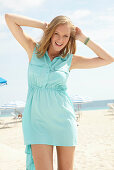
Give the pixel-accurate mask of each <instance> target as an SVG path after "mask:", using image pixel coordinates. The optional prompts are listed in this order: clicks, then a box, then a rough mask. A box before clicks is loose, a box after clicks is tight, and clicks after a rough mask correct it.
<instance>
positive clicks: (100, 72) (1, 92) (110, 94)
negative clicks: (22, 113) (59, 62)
mask: <svg viewBox="0 0 114 170" xmlns="http://www.w3.org/2000/svg"><path fill="white" fill-rule="evenodd" d="M5 13H14V14H18V15H23V16H27V17H30V18H34V19H38V20H41V21H44V22H50V21H51V20H52V19H53V18H54V17H56V16H57V15H66V16H68V17H70V19H71V20H72V22H73V24H75V25H76V26H78V27H79V28H80V29H81V30H82V32H83V33H84V34H85V35H86V36H88V37H90V39H91V40H92V41H94V42H95V43H96V44H98V45H99V46H100V47H101V48H103V49H104V50H106V51H107V52H108V53H109V54H110V55H112V56H114V1H113V0H108V1H107V0H96V1H93V0H77V1H76V0H57V1H56V0H24V1H23V0H19V1H18V0H10V3H9V2H8V0H5V1H4V0H0V77H3V78H5V79H6V80H7V82H8V85H7V86H4V87H1V88H0V105H2V104H5V103H8V102H11V101H24V102H25V101H26V96H27V90H28V85H27V68H28V63H29V60H28V56H27V53H26V51H25V50H24V49H23V48H22V46H21V45H20V44H19V43H18V41H17V40H16V39H15V38H14V37H13V35H12V34H11V32H10V31H9V29H8V27H7V25H6V23H5V18H4V15H5ZM22 28H23V30H24V31H25V32H26V33H27V34H29V35H30V36H32V37H33V38H34V39H35V40H40V38H41V36H42V33H43V32H42V30H40V29H37V28H31V27H25V26H23V27H22ZM76 46H77V47H76V48H77V51H76V54H77V55H81V56H84V57H87V58H88V57H90V58H93V57H97V55H96V54H95V53H94V52H93V51H92V50H91V49H90V48H89V47H87V46H86V45H84V44H83V43H82V42H80V41H76ZM67 86H68V94H69V95H79V96H82V97H89V98H90V99H92V100H105V99H114V62H113V63H111V64H109V65H106V66H102V67H98V68H92V69H73V70H71V72H70V75H69V78H68V82H67Z"/></svg>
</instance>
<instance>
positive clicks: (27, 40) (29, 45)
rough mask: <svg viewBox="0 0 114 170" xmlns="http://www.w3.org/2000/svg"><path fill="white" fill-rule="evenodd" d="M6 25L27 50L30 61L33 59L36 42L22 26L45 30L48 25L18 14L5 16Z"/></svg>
mask: <svg viewBox="0 0 114 170" xmlns="http://www.w3.org/2000/svg"><path fill="white" fill-rule="evenodd" d="M5 20H6V23H7V25H8V27H9V29H10V31H11V33H12V34H13V36H14V37H15V39H16V40H17V41H18V42H19V43H20V44H21V46H22V47H23V48H24V49H25V50H26V52H27V53H28V57H29V60H30V59H31V57H32V52H33V49H34V47H35V44H36V42H35V40H33V38H32V37H31V36H29V35H28V34H26V33H25V32H24V31H23V29H22V28H21V26H28V27H34V28H40V29H42V30H45V27H46V23H45V22H41V21H38V20H36V19H32V18H29V17H25V16H20V15H16V14H5Z"/></svg>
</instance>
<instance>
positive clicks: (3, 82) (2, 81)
mask: <svg viewBox="0 0 114 170" xmlns="http://www.w3.org/2000/svg"><path fill="white" fill-rule="evenodd" d="M4 85H7V80H5V79H3V78H2V77H0V86H4Z"/></svg>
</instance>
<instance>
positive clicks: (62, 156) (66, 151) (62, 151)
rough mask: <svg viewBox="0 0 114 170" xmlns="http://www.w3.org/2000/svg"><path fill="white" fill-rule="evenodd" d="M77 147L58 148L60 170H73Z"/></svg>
mask: <svg viewBox="0 0 114 170" xmlns="http://www.w3.org/2000/svg"><path fill="white" fill-rule="evenodd" d="M75 148H76V146H56V150H57V162H58V170H73V166H74V156H75Z"/></svg>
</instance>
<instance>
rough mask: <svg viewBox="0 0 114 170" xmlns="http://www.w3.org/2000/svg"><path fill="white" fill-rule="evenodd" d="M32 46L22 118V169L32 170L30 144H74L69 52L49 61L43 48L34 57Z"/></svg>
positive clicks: (74, 122) (74, 125)
mask: <svg viewBox="0 0 114 170" xmlns="http://www.w3.org/2000/svg"><path fill="white" fill-rule="evenodd" d="M36 46H38V44H37V43H36ZM36 46H35V48H34V51H33V54H32V58H31V61H30V62H29V65H28V93H27V98H26V104H25V108H24V112H23V117H22V130H23V136H24V145H26V148H25V153H26V170H35V166H34V162H33V157H32V150H31V144H47V145H53V146H76V145H77V122H76V117H75V111H74V106H73V103H72V101H71V99H70V97H69V95H68V93H67V79H68V76H69V73H70V71H69V68H70V66H71V61H72V56H73V54H70V53H68V54H67V56H66V57H65V58H62V57H61V56H58V57H55V58H54V59H53V60H52V61H51V60H50V57H49V56H48V52H47V51H46V53H45V54H44V56H43V57H41V58H38V57H37V56H36Z"/></svg>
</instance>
